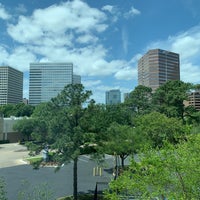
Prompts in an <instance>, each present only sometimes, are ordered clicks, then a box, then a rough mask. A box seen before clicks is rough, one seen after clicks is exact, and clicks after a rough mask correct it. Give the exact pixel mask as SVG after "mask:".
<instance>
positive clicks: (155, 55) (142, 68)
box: [138, 49, 180, 91]
mask: <svg viewBox="0 0 200 200" xmlns="http://www.w3.org/2000/svg"><path fill="white" fill-rule="evenodd" d="M168 80H180V62H179V54H177V53H174V52H170V51H165V50H161V49H152V50H149V51H148V52H147V53H146V54H145V55H144V56H142V58H140V60H139V61H138V85H144V86H146V87H151V88H152V90H153V91H155V90H156V89H157V88H158V87H159V86H160V85H162V84H164V83H165V82H166V81H168Z"/></svg>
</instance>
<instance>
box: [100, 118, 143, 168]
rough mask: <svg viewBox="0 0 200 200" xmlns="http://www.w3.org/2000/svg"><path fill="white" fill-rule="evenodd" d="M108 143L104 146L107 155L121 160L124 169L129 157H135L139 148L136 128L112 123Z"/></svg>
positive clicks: (108, 133) (107, 138)
mask: <svg viewBox="0 0 200 200" xmlns="http://www.w3.org/2000/svg"><path fill="white" fill-rule="evenodd" d="M106 135H107V137H106V141H105V143H104V145H103V148H104V149H105V151H106V153H108V154H110V155H115V156H116V159H117V156H119V157H120V159H121V166H122V168H124V161H125V159H126V158H127V157H128V156H129V155H133V154H134V153H135V152H136V150H137V148H138V142H139V141H138V138H137V133H136V132H135V128H133V127H131V126H128V125H120V124H118V123H116V122H114V123H112V124H111V125H110V127H109V128H108V130H107V131H106Z"/></svg>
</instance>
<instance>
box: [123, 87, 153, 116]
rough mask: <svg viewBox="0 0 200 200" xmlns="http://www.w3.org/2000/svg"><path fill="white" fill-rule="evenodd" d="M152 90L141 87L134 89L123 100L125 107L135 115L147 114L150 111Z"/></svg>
mask: <svg viewBox="0 0 200 200" xmlns="http://www.w3.org/2000/svg"><path fill="white" fill-rule="evenodd" d="M151 98H152V89H151V88H149V87H146V86H143V85H139V86H137V87H135V89H134V90H133V91H132V92H131V93H130V95H129V97H128V98H126V99H125V105H126V106H127V107H128V108H129V109H131V110H134V112H136V113H137V114H140V115H141V114H146V113H149V112H150V111H151V109H152V103H151Z"/></svg>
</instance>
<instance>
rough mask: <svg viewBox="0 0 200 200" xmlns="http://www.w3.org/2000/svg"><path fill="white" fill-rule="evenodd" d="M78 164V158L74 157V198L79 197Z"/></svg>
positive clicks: (75, 199)
mask: <svg viewBox="0 0 200 200" xmlns="http://www.w3.org/2000/svg"><path fill="white" fill-rule="evenodd" d="M77 164H78V158H75V159H74V167H73V179H74V182H73V186H74V192H73V196H74V200H77V199H78V187H77V186H78V173H77V172H78V171H77Z"/></svg>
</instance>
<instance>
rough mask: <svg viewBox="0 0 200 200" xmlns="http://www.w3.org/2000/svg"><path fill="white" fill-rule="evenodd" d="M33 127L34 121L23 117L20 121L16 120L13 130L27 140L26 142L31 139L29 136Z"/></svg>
mask: <svg viewBox="0 0 200 200" xmlns="http://www.w3.org/2000/svg"><path fill="white" fill-rule="evenodd" d="M34 127H35V120H34V119H32V118H26V117H24V118H23V119H21V120H18V121H17V123H16V124H14V126H13V129H14V130H16V131H18V132H19V133H22V135H23V136H25V137H26V138H27V140H30V139H31V134H32V132H33V130H34Z"/></svg>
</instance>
